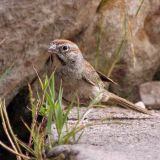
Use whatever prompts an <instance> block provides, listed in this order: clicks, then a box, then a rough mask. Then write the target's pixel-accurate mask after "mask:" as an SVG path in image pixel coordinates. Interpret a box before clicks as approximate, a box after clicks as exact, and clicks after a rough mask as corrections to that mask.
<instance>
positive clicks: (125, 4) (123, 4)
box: [0, 0, 160, 104]
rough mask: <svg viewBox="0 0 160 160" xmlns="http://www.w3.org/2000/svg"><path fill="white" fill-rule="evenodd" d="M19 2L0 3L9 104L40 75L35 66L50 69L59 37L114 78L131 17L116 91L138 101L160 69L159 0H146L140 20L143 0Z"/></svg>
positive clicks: (0, 63)
mask: <svg viewBox="0 0 160 160" xmlns="http://www.w3.org/2000/svg"><path fill="white" fill-rule="evenodd" d="M17 2H18V0H14V1H12V3H10V1H9V0H5V1H4V0H2V1H0V6H3V7H0V33H1V34H0V46H1V47H0V74H1V78H0V97H3V98H5V99H6V103H7V104H9V102H10V101H11V100H12V98H13V97H14V96H15V95H16V94H17V93H18V91H19V90H20V88H23V86H24V85H26V84H27V83H30V82H31V81H32V80H33V79H34V78H35V77H36V74H35V71H34V69H33V67H32V66H33V65H34V66H35V68H36V70H37V71H38V72H39V71H41V70H43V69H44V65H45V61H46V59H47V58H48V55H46V48H47V46H48V44H49V43H50V41H51V40H53V39H55V38H67V39H71V40H73V41H75V42H76V43H77V44H78V45H79V46H80V48H81V50H82V51H83V52H84V53H86V54H85V57H86V58H87V59H88V60H89V61H90V62H92V64H93V65H95V67H96V68H99V69H100V70H102V71H103V72H104V73H106V74H108V73H109V72H110V71H111V66H113V65H112V64H113V58H114V59H115V52H116V50H117V48H118V46H119V44H120V43H121V42H122V41H123V38H124V33H125V32H124V25H123V24H124V20H126V18H127V20H128V21H126V24H128V25H127V30H126V31H127V33H128V34H127V37H126V38H125V41H124V42H125V45H123V47H122V50H121V54H120V55H119V56H118V59H117V61H118V65H116V67H115V68H114V67H113V68H114V70H113V74H112V77H113V79H114V80H115V81H116V82H118V83H119V84H120V87H117V86H112V87H111V90H112V91H114V92H116V93H118V94H120V95H121V96H123V97H128V98H130V99H136V98H138V96H137V95H138V94H137V93H138V85H139V84H141V83H143V82H146V81H150V80H151V79H152V78H153V76H154V74H155V73H156V72H157V71H158V67H159V60H160V54H159V51H160V47H159V46H160V45H159V42H160V41H159V37H160V36H159V34H160V32H159V25H160V16H159V5H160V3H159V1H155V0H146V1H144V2H143V5H142V7H141V9H140V11H139V13H138V15H137V16H135V14H136V12H137V9H138V8H139V6H140V1H139V0H135V1H123V0H119V1H115V0H114V1H105V2H103V1H101V0H91V1H87V0H78V1H72V0H69V1H63V0H58V1H54V2H52V1H50V0H35V1H33V2H28V1H25V0H23V1H22V2H21V3H17ZM35 6H36V8H35ZM125 15H126V16H127V17H126V18H125ZM131 30H132V32H131ZM134 60H135V61H134ZM133 62H134V63H133ZM142 62H143V63H142ZM51 70H52V69H51ZM5 71H8V72H7V74H6V72H5ZM2 77H3V78H2ZM8 84H9V86H8ZM128 95H129V96H128Z"/></svg>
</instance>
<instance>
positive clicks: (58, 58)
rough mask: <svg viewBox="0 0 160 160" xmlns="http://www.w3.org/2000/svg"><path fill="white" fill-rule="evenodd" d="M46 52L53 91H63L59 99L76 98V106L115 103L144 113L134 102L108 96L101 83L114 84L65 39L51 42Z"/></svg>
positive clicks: (72, 43) (115, 96)
mask: <svg viewBox="0 0 160 160" xmlns="http://www.w3.org/2000/svg"><path fill="white" fill-rule="evenodd" d="M48 52H49V53H50V54H51V55H53V56H54V62H53V63H54V64H55V71H54V76H55V88H56V91H58V90H59V88H60V86H61V87H62V88H63V96H62V97H63V100H64V101H67V102H72V101H73V98H75V97H78V100H79V103H80V104H85V105H87V104H89V103H90V102H91V100H95V102H96V103H101V104H106V105H110V104H116V105H119V106H121V107H124V108H130V109H132V110H135V111H138V112H141V113H144V114H148V115H150V112H149V111H148V110H147V109H144V108H141V107H138V106H136V105H135V104H134V103H132V102H130V101H128V100H126V99H124V98H122V97H119V96H118V95H116V94H114V93H111V92H110V91H108V90H107V89H106V88H105V83H104V82H103V81H107V82H112V83H114V81H113V80H112V79H110V78H108V77H106V76H105V75H104V74H102V73H101V72H97V71H96V70H95V69H94V67H93V66H92V65H91V64H90V63H89V62H88V61H87V60H86V59H85V58H84V57H83V54H82V52H81V50H80V49H79V47H78V46H77V44H75V43H74V42H72V41H70V40H66V39H55V40H53V41H52V42H51V43H50V44H49V47H48Z"/></svg>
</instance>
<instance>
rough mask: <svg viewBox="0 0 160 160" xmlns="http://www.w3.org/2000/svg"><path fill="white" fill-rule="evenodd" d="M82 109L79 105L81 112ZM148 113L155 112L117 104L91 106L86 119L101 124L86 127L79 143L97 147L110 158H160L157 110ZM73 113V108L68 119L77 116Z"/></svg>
mask: <svg viewBox="0 0 160 160" xmlns="http://www.w3.org/2000/svg"><path fill="white" fill-rule="evenodd" d="M85 110H86V109H85V108H81V113H83V112H84V111H85ZM151 112H152V113H154V114H155V115H154V116H148V115H144V114H141V113H137V112H134V111H131V110H126V109H123V108H119V107H108V108H94V109H91V110H90V112H89V113H88V114H87V116H86V118H85V122H86V123H88V122H96V123H98V122H100V121H102V119H103V123H104V124H102V122H101V124H100V125H94V126H91V127H88V128H86V129H85V132H84V134H83V136H82V138H81V140H80V143H83V144H89V145H93V146H98V147H99V149H103V150H105V153H107V154H109V155H110V160H144V159H145V160H159V159H160V116H159V115H160V111H151ZM75 115H76V109H73V110H72V113H71V116H70V120H71V121H74V120H75V119H76V117H75ZM95 154H96V153H95ZM115 155H116V157H117V158H115Z"/></svg>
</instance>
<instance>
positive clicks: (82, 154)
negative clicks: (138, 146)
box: [47, 144, 127, 160]
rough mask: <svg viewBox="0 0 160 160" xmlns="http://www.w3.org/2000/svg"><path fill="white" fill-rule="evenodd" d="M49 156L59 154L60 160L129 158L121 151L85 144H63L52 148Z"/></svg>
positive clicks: (52, 157) (51, 157)
mask: <svg viewBox="0 0 160 160" xmlns="http://www.w3.org/2000/svg"><path fill="white" fill-rule="evenodd" d="M60 154H61V156H59V155H60ZM62 154H63V155H62ZM47 156H48V158H49V159H50V160H52V159H53V160H54V157H57V156H59V157H60V158H59V160H62V159H67V160H127V159H126V157H125V156H124V155H123V154H121V153H118V152H106V151H105V150H103V149H100V148H99V147H96V146H93V145H85V144H76V145H61V146H58V147H55V148H54V149H52V150H50V151H49V152H48V153H47ZM61 157H63V158H61Z"/></svg>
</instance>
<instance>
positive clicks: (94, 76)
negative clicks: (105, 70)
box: [82, 61, 104, 87]
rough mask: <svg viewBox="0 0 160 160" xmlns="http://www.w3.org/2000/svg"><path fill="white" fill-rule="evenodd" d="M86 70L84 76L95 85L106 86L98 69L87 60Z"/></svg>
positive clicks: (85, 62)
mask: <svg viewBox="0 0 160 160" xmlns="http://www.w3.org/2000/svg"><path fill="white" fill-rule="evenodd" d="M84 65H85V71H84V72H83V75H82V78H83V79H84V80H85V81H87V82H88V83H90V84H91V85H94V86H96V85H97V86H100V87H104V83H103V82H102V80H101V78H100V77H99V75H98V73H97V72H96V70H95V69H94V68H93V67H92V65H91V64H89V63H88V62H87V61H84Z"/></svg>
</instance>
